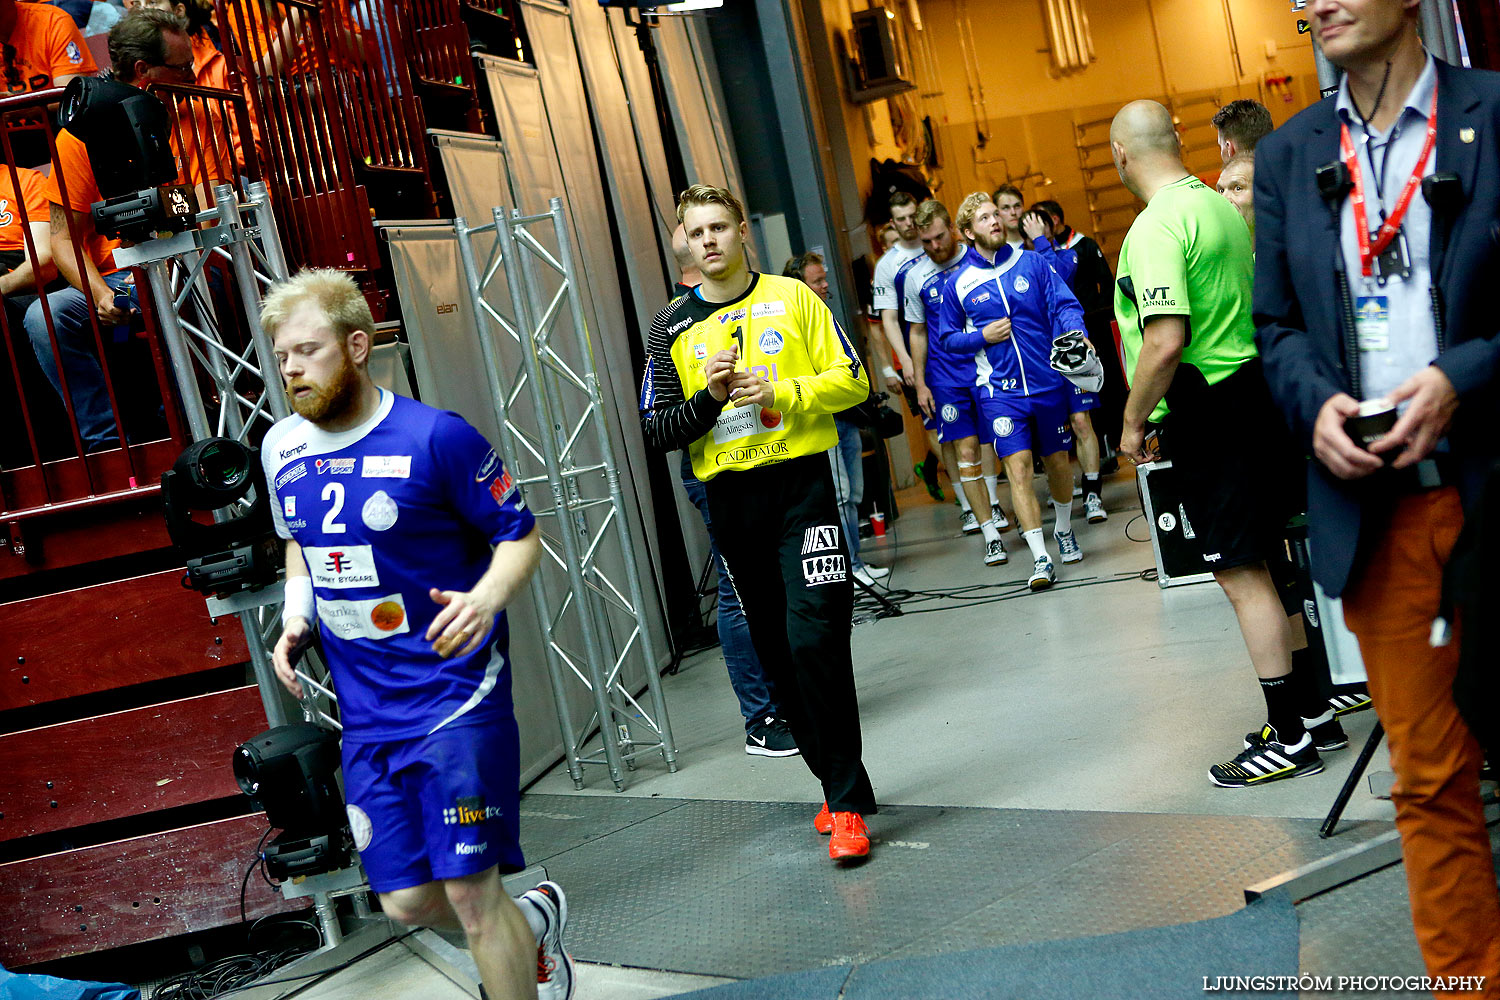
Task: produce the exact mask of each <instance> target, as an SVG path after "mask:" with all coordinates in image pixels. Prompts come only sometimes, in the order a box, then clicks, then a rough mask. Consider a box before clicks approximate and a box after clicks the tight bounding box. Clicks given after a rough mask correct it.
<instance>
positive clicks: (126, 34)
mask: <svg viewBox="0 0 1500 1000" xmlns="http://www.w3.org/2000/svg"><path fill="white" fill-rule="evenodd" d="M109 51H110V58H111V60H112V61H113V62H114V73H115V79H116V80H118V81H119V82H120V83H125V84H129V85H131V86H134V87H139V86H143V85H144V84H146V83H149V82H151V81H160V82H165V83H181V82H185V78H187V79H190V78H191V74H192V65H193V46H192V42H191V41H190V40H189V38H188V34H187V24H186V22H184V21H182V20H181V19H180V18H178V17H176V16H175V15H173V14H169V13H167V12H165V11H159V10H132V11H131V12H130V13H128V14H126V15H125V17H124V18H123V19H122V20H121V21H120V23H118V24H116V25H115V26H114V27H113V28H111V29H110V32H109ZM64 191H66V198H65V197H64ZM45 192H46V196H47V200H48V202H50V205H49V215H50V224H51V230H52V256H53V260H54V261H55V262H56V264H57V270H58V273H60V274H61V275H62V276H63V277H64V278H66V279H67V281H68V285H69V287H68V288H64V289H61V290H59V291H56V292H52V293H50V294H48V296H47V298H46V300H45V305H46V310H44V309H43V300H40V299H39V300H37V301H36V302H34V303H32V305H31V308H29V309H27V310H26V321H25V322H26V334H27V336H28V337H30V339H31V346H32V348H33V350H35V351H36V356H37V361H38V362H39V363H40V364H41V366H42V371H43V372H44V373H45V374H46V375H47V378H48V380H49V381H50V382H51V383H52V385H53V387H54V388H55V389H57V391H58V395H59V396H61V395H62V393H63V382H62V379H61V377H60V376H59V370H58V359H59V357H60V358H61V361H62V375H65V376H66V377H67V391H68V395H69V396H70V397H71V398H72V401H73V411H74V416H75V417H76V419H77V421H78V433H79V436H80V437H81V438H82V439H83V443H84V447H85V449H86V450H88V451H101V450H103V449H105V448H111V447H116V446H117V445H118V444H119V434H118V432H117V428H116V426H115V422H114V415H113V412H112V411H111V408H110V403H109V394H108V392H107V391H106V389H105V384H104V372H103V369H102V368H101V367H100V365H99V358H98V355H97V354H96V352H95V350H94V334H93V323H92V322H91V318H92V317H91V314H90V308H89V303H90V298H92V302H93V310H92V312H93V315H94V316H97V318H98V322H99V332H100V334H101V335H102V336H103V337H105V338H106V339H108V338H109V337H111V336H112V335H116V334H117V333H118V332H119V331H121V330H122V329H123V330H124V331H126V332H127V333H128V330H129V324H130V317H131V314H132V313H133V312H136V311H138V309H139V301H138V299H137V297H136V287H135V282H134V281H133V279H132V275H131V273H130V272H129V271H124V270H120V269H119V268H117V267H116V266H115V258H114V251H115V249H116V248H117V247H119V246H120V241H119V240H115V239H111V238H110V237H108V236H105V235H103V234H102V233H100V232H98V230H96V229H95V228H94V219H93V215H92V212H91V206H92V205H93V204H94V202H96V201H102V200H103V196H102V195H101V194H100V192H99V184H98V182H97V180H96V179H95V177H94V169H93V166H92V164H90V162H89V154H88V150H87V149H86V148H85V147H84V144H83V143H82V142H81V141H80V140H79V139H78V138H77V137H75V136H74V135H73V134H72V133H70V132H68V131H67V130H66V129H64V130H63V131H60V132H58V133H57V158H56V161H55V163H54V166H53V169H52V175H51V176H50V177H48V178H47V183H46V188H45ZM70 216H71V224H70V222H69V217H70ZM85 288H86V289H88V295H85V293H84V291H83V289H85ZM48 311H50V313H51V315H52V326H53V330H54V331H55V332H56V334H57V343H56V352H55V353H54V349H53V342H52V338H51V336H49V334H48V331H47V318H46V313H47V312H48Z"/></svg>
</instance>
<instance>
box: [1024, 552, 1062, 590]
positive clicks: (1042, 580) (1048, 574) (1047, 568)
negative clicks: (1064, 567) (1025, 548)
mask: <svg viewBox="0 0 1500 1000" xmlns="http://www.w3.org/2000/svg"><path fill="white" fill-rule="evenodd" d="M1026 582H1027V585H1028V586H1029V587H1031V589H1032V590H1046V589H1047V588H1048V587H1050V586H1052V585H1053V584H1054V583H1056V582H1057V567H1055V566H1053V565H1052V557H1051V556H1037V557H1036V562H1034V563H1032V564H1031V579H1030V580H1028V581H1026Z"/></svg>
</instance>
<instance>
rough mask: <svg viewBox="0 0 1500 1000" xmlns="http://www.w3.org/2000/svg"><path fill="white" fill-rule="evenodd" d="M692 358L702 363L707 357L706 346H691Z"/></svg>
mask: <svg viewBox="0 0 1500 1000" xmlns="http://www.w3.org/2000/svg"><path fill="white" fill-rule="evenodd" d="M693 357H695V358H697V359H698V360H699V361H702V360H703V359H704V358H706V357H708V345H707V344H694V345H693Z"/></svg>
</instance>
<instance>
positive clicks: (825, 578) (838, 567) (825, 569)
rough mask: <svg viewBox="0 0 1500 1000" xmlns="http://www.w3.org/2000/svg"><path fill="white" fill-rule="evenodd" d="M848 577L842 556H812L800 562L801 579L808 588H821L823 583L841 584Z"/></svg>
mask: <svg viewBox="0 0 1500 1000" xmlns="http://www.w3.org/2000/svg"><path fill="white" fill-rule="evenodd" d="M848 577H849V567H848V565H847V564H846V562H845V560H844V557H843V555H842V554H839V555H831V556H813V557H812V558H810V559H804V560H802V579H804V580H806V581H807V585H808V586H809V587H821V586H822V585H823V584H825V583H842V582H844V580H846V579H848Z"/></svg>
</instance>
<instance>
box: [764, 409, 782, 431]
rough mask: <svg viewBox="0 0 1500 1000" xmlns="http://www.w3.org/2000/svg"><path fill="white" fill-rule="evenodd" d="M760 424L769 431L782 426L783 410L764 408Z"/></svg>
mask: <svg viewBox="0 0 1500 1000" xmlns="http://www.w3.org/2000/svg"><path fill="white" fill-rule="evenodd" d="M760 425H761V426H762V427H764V428H765V429H766V430H768V431H774V430H775V429H776V428H778V427H780V426H781V411H780V410H767V409H765V408H762V409H761V411H760Z"/></svg>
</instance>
